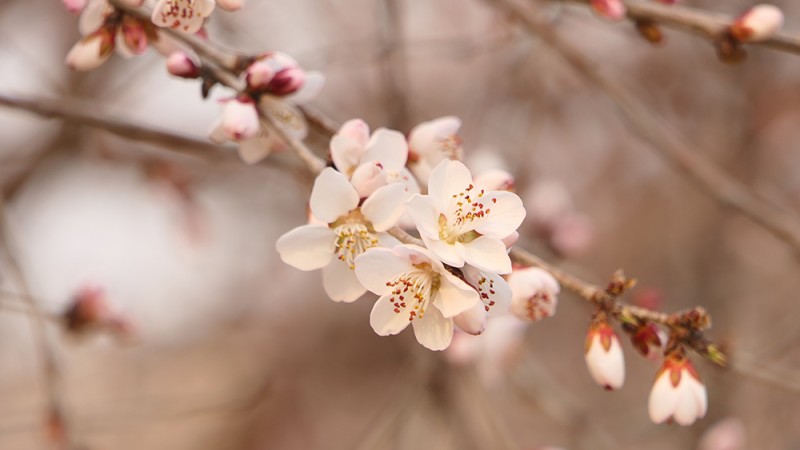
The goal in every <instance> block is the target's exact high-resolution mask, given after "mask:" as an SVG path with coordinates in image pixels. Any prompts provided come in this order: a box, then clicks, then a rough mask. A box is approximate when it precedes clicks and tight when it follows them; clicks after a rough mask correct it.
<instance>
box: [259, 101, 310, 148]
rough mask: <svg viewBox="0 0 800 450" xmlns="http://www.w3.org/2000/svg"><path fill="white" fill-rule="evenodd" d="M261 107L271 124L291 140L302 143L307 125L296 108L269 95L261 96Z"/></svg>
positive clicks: (306, 133) (306, 131) (306, 132)
mask: <svg viewBox="0 0 800 450" xmlns="http://www.w3.org/2000/svg"><path fill="white" fill-rule="evenodd" d="M261 107H262V108H263V111H264V112H265V114H267V116H269V117H270V118H271V119H272V121H273V123H275V124H276V125H277V126H279V127H280V128H281V129H282V130H283V132H284V133H286V134H288V135H289V136H291V137H292V138H294V139H297V140H298V141H302V140H303V139H305V138H306V135H308V123H306V119H305V117H304V116H303V113H302V112H300V110H299V109H297V108H296V107H294V106H292V105H290V104H289V103H287V102H283V101H280V100H278V99H276V98H272V97H271V96H269V95H263V96H261Z"/></svg>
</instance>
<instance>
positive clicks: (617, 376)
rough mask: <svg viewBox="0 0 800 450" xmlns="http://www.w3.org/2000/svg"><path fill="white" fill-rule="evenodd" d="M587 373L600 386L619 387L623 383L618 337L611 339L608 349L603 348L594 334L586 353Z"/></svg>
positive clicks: (623, 361) (622, 360) (623, 373)
mask: <svg viewBox="0 0 800 450" xmlns="http://www.w3.org/2000/svg"><path fill="white" fill-rule="evenodd" d="M586 366H587V367H588V369H589V374H590V375H591V376H592V378H593V379H594V381H595V382H596V383H597V384H599V385H600V386H604V387H610V388H612V389H619V388H621V387H622V385H623V384H624V383H625V360H624V357H623V354H622V347H621V346H620V344H619V339H618V338H612V339H611V346H610V347H609V349H608V351H606V350H605V348H603V345H602V343H601V342H600V337H599V336H597V335H595V336H594V337H593V338H592V343H591V344H590V346H589V351H588V352H587V353H586Z"/></svg>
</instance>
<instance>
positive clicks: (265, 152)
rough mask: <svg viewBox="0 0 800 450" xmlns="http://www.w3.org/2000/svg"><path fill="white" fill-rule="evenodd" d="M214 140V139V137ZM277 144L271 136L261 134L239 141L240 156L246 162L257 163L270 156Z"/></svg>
mask: <svg viewBox="0 0 800 450" xmlns="http://www.w3.org/2000/svg"><path fill="white" fill-rule="evenodd" d="M212 140H213V139H212ZM274 144H275V141H273V140H272V139H271V138H270V137H269V136H264V135H263V134H262V135H259V136H256V137H254V138H252V139H246V140H244V141H241V142H239V157H241V158H242V161H244V162H245V164H255V163H257V162H259V161H261V160H262V159H264V158H266V157H267V156H269V154H270V153H271V152H272V146H273V145H274Z"/></svg>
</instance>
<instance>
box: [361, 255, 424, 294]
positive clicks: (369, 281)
mask: <svg viewBox="0 0 800 450" xmlns="http://www.w3.org/2000/svg"><path fill="white" fill-rule="evenodd" d="M355 265H356V269H355V273H356V277H357V278H358V281H359V282H360V283H361V285H362V286H364V287H365V288H367V289H368V290H369V291H371V292H373V293H375V294H378V295H384V294H388V293H389V292H391V290H392V288H390V287H388V286H386V283H387V282H388V281H390V280H392V279H393V278H395V277H396V276H398V275H400V274H402V273H406V272H409V271H411V270H412V269H413V265H412V264H411V262H410V261H409V260H408V258H405V257H403V256H401V255H398V254H396V253H395V252H394V251H392V249H388V248H371V249H369V250H367V251H366V252H364V253H363V254H361V255H359V256H357V257H356V259H355Z"/></svg>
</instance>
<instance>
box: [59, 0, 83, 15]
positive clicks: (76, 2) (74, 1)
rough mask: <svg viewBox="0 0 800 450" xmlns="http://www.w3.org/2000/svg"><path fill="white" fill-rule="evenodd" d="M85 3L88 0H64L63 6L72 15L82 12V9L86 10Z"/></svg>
mask: <svg viewBox="0 0 800 450" xmlns="http://www.w3.org/2000/svg"><path fill="white" fill-rule="evenodd" d="M87 1H88V0H64V6H66V7H67V11H69V12H71V13H72V14H78V13H80V12H81V11H83V8H86V2H87Z"/></svg>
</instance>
